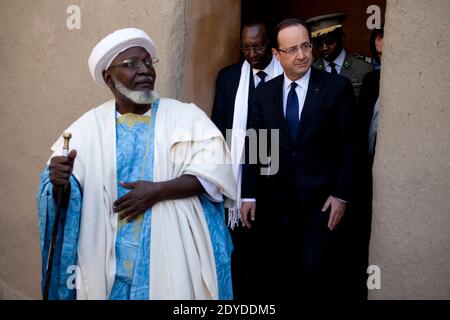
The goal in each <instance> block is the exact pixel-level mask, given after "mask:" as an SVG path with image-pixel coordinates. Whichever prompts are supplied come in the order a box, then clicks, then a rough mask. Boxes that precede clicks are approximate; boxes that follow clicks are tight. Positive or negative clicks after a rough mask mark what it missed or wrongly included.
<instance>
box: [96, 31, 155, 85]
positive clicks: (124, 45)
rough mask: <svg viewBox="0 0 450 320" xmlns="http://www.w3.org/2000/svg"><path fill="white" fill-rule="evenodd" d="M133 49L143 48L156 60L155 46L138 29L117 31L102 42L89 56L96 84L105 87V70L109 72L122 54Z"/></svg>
mask: <svg viewBox="0 0 450 320" xmlns="http://www.w3.org/2000/svg"><path fill="white" fill-rule="evenodd" d="M132 47H142V48H144V49H145V50H147V52H148V53H149V54H150V56H151V57H152V59H155V58H156V47H155V44H154V43H153V41H152V39H150V37H149V36H148V35H147V34H146V33H145V32H144V31H142V30H140V29H136V28H126V29H120V30H117V31H115V32H113V33H111V34H109V35H107V36H106V37H105V38H104V39H103V40H101V41H100V42H99V43H98V44H97V45H96V46H95V48H94V49H93V50H92V52H91V55H90V56H89V62H88V63H89V70H90V71H91V75H92V77H93V78H94V80H95V82H97V83H98V84H99V85H105V82H104V81H103V75H102V73H103V70H107V69H108V68H109V66H110V65H111V62H112V61H113V60H114V59H115V58H116V57H117V56H118V55H119V54H120V53H122V52H124V51H125V50H127V49H129V48H132Z"/></svg>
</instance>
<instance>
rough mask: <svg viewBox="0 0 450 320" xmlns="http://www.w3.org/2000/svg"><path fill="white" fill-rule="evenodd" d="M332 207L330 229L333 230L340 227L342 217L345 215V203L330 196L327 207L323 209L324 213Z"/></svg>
mask: <svg viewBox="0 0 450 320" xmlns="http://www.w3.org/2000/svg"><path fill="white" fill-rule="evenodd" d="M330 206H331V212H330V218H329V219H328V228H330V230H333V229H334V228H336V226H337V225H338V223H339V221H341V219H342V217H343V216H344V213H345V207H346V205H345V203H344V202H342V201H340V200H338V199H337V198H335V197H332V196H329V197H328V199H327V201H326V202H325V205H324V206H323V208H322V212H326V211H327V210H328V208H329V207H330Z"/></svg>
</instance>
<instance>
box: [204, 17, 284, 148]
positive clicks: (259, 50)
mask: <svg viewBox="0 0 450 320" xmlns="http://www.w3.org/2000/svg"><path fill="white" fill-rule="evenodd" d="M268 28H269V27H268V26H267V23H265V22H261V21H257V20H255V21H252V22H248V23H246V24H245V25H244V26H243V28H242V32H241V46H240V49H241V51H242V53H243V55H244V58H245V60H244V61H243V62H240V63H236V64H233V65H230V66H227V67H225V68H223V69H222V70H220V72H219V74H218V76H217V80H216V92H215V95H214V105H213V110H212V115H211V119H212V121H213V122H214V123H215V124H216V126H217V127H218V128H219V129H220V131H221V132H222V134H223V136H224V137H226V130H227V129H232V128H233V116H234V109H235V103H236V93H237V91H238V87H239V84H240V80H241V72H242V68H243V65H244V64H245V63H247V64H249V65H250V68H251V73H250V74H249V77H248V79H247V80H248V81H249V86H248V90H249V91H248V105H251V101H252V98H253V94H254V91H255V87H256V86H258V85H259V84H261V83H264V82H267V81H269V80H271V79H272V78H274V76H278V75H279V74H280V73H281V72H282V70H281V68H280V67H279V64H278V62H277V61H275V59H273V57H272V51H271V47H272V46H271V41H270V33H271V30H268ZM228 142H230V141H228Z"/></svg>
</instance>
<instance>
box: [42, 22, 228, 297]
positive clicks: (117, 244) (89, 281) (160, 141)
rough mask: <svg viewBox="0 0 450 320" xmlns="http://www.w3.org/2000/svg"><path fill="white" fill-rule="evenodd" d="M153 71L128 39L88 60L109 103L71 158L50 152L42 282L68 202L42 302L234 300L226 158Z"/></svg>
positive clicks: (137, 33)
mask: <svg viewBox="0 0 450 320" xmlns="http://www.w3.org/2000/svg"><path fill="white" fill-rule="evenodd" d="M156 61H157V56H156V46H155V44H154V43H153V41H152V40H151V38H150V37H149V36H148V35H147V34H146V33H145V32H144V31H142V30H139V29H135V28H126V29H121V30H117V31H115V32H113V33H111V34H109V35H108V36H106V37H105V38H104V39H103V40H101V41H100V42H99V43H98V44H97V45H96V46H95V48H94V49H93V50H92V53H91V55H90V57H89V69H90V71H91V74H92V77H93V78H94V80H95V82H96V83H97V84H99V85H101V86H102V87H103V88H105V89H106V88H108V89H109V90H110V91H111V94H112V99H111V100H109V101H107V102H105V103H104V104H102V105H101V106H99V107H97V108H94V109H91V110H90V111H88V112H87V113H85V114H84V115H83V116H82V117H81V118H79V119H78V120H77V121H75V122H74V123H73V124H72V125H71V126H70V127H69V128H68V129H67V130H66V131H67V132H70V133H71V134H72V140H71V141H70V144H71V145H70V147H71V148H72V150H71V151H70V153H69V154H68V156H61V152H62V143H63V139H62V137H60V138H59V140H58V141H57V142H56V143H55V144H54V145H53V147H52V151H53V154H52V156H51V158H50V160H49V162H48V166H47V168H46V169H45V171H44V172H43V174H42V176H41V182H40V186H39V191H38V195H37V203H38V210H39V227H40V234H41V251H42V256H43V260H42V262H43V266H44V268H43V271H45V265H46V261H47V259H46V258H47V255H48V251H49V242H50V239H51V238H52V237H51V233H52V225H53V222H54V217H55V207H58V206H57V205H56V204H55V200H54V199H57V198H58V195H61V197H62V199H64V201H63V202H62V203H61V207H62V209H63V210H62V211H61V216H62V218H61V220H60V221H58V222H59V224H60V225H61V226H60V228H59V230H58V232H59V233H58V237H57V239H56V245H55V255H54V257H55V258H54V259H53V263H52V266H53V268H52V274H51V277H50V279H51V284H50V291H49V298H50V299H58V300H59V299H83V300H85V299H89V300H105V299H111V300H147V299H156V300H160V299H176V300H179V299H181V300H185V299H188V300H191V299H201V300H204V299H230V298H232V287H231V271H230V268H231V266H230V259H231V250H232V243H231V237H230V235H229V233H228V230H227V228H226V225H225V221H224V219H225V218H224V214H225V212H224V203H223V202H224V199H225V198H228V199H234V197H235V194H236V190H235V187H236V183H235V181H234V177H233V171H232V169H231V165H229V163H231V159H230V155H229V152H228V150H227V147H226V144H225V141H224V139H223V137H222V134H221V133H220V131H219V130H218V129H217V128H216V127H215V126H214V124H213V123H212V121H211V120H210V119H209V118H208V116H207V115H206V114H205V113H204V112H203V111H202V110H201V109H199V108H198V107H196V106H195V105H193V104H187V103H182V102H180V101H177V100H173V99H165V98H159V97H158V95H157V94H156V93H155V92H154V85H155V79H156V70H155V68H154V65H155V63H156ZM180 114H182V115H183V116H182V117H180ZM230 205H231V204H230ZM74 267H75V268H74ZM74 269H75V270H74ZM70 270H72V271H70ZM73 271H76V274H75V279H76V284H73V283H72V280H71V278H72V279H73V276H72V273H73ZM45 276H46V275H45V273H44V274H43V280H44V281H45ZM44 281H43V282H44Z"/></svg>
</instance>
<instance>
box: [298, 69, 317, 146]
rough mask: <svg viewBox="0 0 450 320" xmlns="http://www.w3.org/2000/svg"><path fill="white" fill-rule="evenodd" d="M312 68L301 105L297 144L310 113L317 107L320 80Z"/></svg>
mask: <svg viewBox="0 0 450 320" xmlns="http://www.w3.org/2000/svg"><path fill="white" fill-rule="evenodd" d="M319 72H321V71H317V70H315V69H314V68H311V76H310V78H309V84H308V91H307V93H306V98H305V104H304V105H303V110H302V116H301V117H300V128H299V130H298V133H297V139H296V144H297V145H298V143H299V141H300V139H301V138H302V135H303V132H304V131H305V127H306V126H307V125H308V118H309V116H310V115H311V113H312V112H313V111H314V109H315V108H317V102H318V99H319V97H320V91H321V87H322V82H321V81H320V79H319V78H318V73H319Z"/></svg>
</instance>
